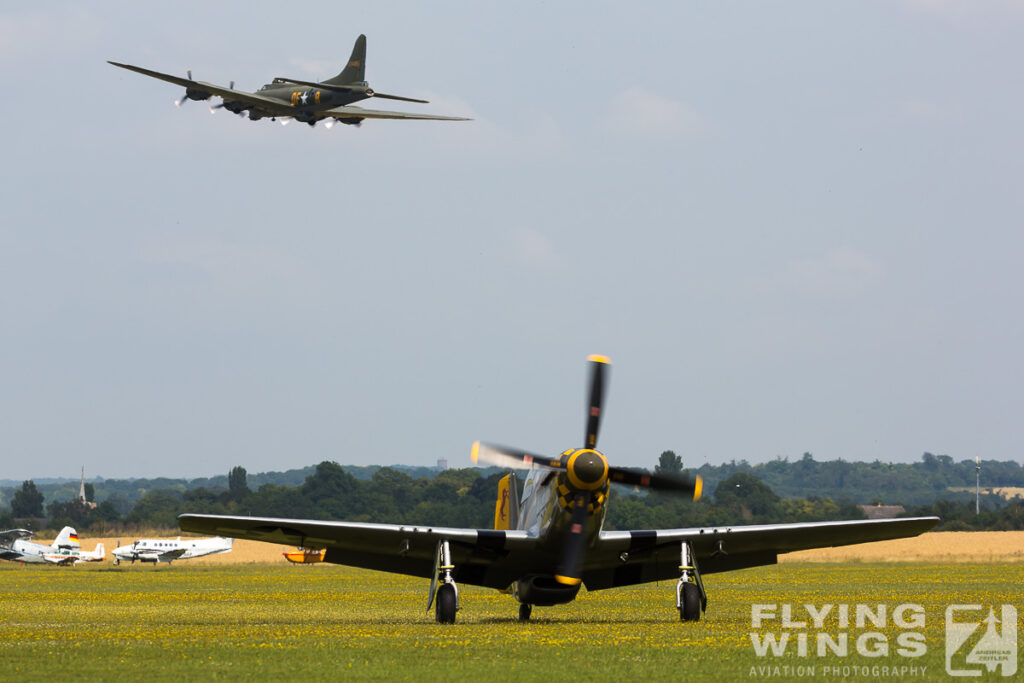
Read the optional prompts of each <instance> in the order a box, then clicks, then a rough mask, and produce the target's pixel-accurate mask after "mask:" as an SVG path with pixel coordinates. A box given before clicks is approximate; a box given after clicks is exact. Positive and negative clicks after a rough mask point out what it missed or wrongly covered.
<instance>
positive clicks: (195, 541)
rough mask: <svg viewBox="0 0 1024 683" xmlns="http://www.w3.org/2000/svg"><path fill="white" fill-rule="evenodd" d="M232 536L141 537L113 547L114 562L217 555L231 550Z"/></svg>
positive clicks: (167, 561)
mask: <svg viewBox="0 0 1024 683" xmlns="http://www.w3.org/2000/svg"><path fill="white" fill-rule="evenodd" d="M234 542H235V539H233V538H221V537H220V536H217V537H216V538H189V539H185V540H182V539H181V536H179V537H178V538H176V539H175V538H141V539H139V540H137V541H135V542H134V543H132V544H131V545H121V546H118V547H117V548H115V549H114V564H121V562H131V563H133V564H134V563H135V561H136V560H138V561H139V562H152V563H154V564H156V563H157V562H166V563H167V564H170V563H171V562H172V561H173V560H191V559H192V558H194V557H202V556H203V555H217V554H219V553H228V552H231V544H232V543H234Z"/></svg>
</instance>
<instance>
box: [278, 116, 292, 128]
mask: <svg viewBox="0 0 1024 683" xmlns="http://www.w3.org/2000/svg"><path fill="white" fill-rule="evenodd" d="M291 122H292V120H291V119H290V118H288V117H284V118H280V119H278V123H280V124H281V125H282V126H287V125H288V124H289V123H291Z"/></svg>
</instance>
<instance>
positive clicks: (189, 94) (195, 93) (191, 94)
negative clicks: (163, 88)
mask: <svg viewBox="0 0 1024 683" xmlns="http://www.w3.org/2000/svg"><path fill="white" fill-rule="evenodd" d="M185 97H186V98H188V99H190V100H197V101H199V100H208V99H210V97H211V95H210V93H208V92H206V91H203V90H196V89H195V88H185Z"/></svg>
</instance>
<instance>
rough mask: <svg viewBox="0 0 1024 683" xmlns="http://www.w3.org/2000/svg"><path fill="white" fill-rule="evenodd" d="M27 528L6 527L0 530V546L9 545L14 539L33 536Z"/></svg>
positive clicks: (18, 539)
mask: <svg viewBox="0 0 1024 683" xmlns="http://www.w3.org/2000/svg"><path fill="white" fill-rule="evenodd" d="M34 535H35V534H33V533H32V532H31V531H29V530H28V529H8V530H7V531H0V546H9V545H11V544H12V543H14V542H15V541H20V540H24V539H28V538H32V536H34Z"/></svg>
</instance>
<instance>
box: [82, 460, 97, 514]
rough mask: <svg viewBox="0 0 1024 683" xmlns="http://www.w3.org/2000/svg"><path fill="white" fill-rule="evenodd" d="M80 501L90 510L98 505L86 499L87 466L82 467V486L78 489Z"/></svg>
mask: <svg viewBox="0 0 1024 683" xmlns="http://www.w3.org/2000/svg"><path fill="white" fill-rule="evenodd" d="M78 500H79V501H81V503H82V505H84V506H85V507H87V508H89V509H93V508H95V507H96V503H93V502H90V501H89V500H88V499H86V497H85V465H82V484H81V486H79V487H78Z"/></svg>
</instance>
